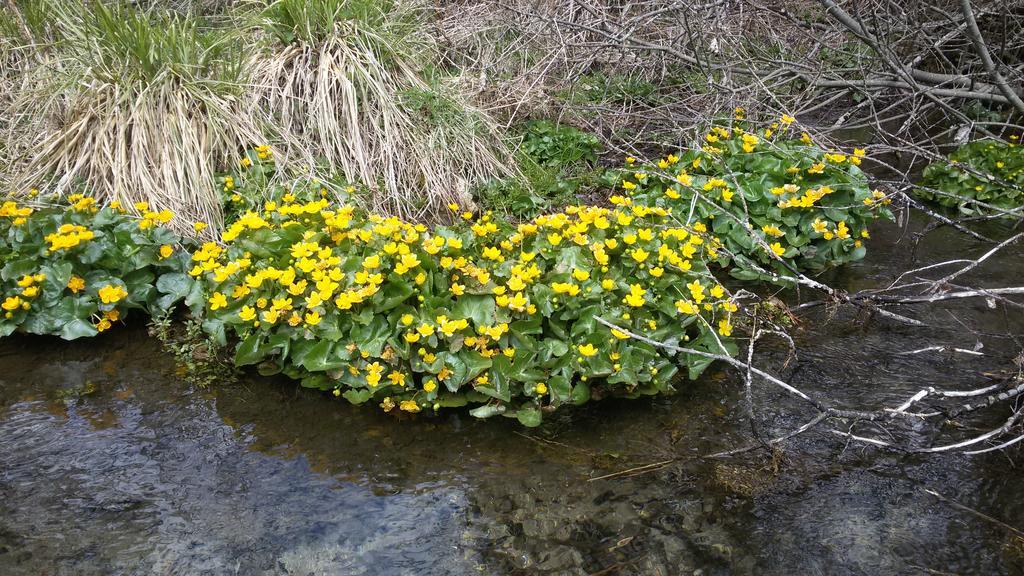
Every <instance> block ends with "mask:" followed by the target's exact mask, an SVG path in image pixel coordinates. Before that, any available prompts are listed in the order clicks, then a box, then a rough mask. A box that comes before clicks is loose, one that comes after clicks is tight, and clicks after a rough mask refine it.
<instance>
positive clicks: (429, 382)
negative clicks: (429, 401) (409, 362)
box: [423, 380, 437, 393]
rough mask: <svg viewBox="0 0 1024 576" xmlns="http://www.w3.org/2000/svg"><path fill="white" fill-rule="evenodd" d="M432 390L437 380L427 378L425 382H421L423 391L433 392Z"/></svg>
mask: <svg viewBox="0 0 1024 576" xmlns="http://www.w3.org/2000/svg"><path fill="white" fill-rule="evenodd" d="M434 390H437V382H434V381H433V380H427V381H426V382H424V383H423V391H424V392H428V393H429V392H433V391H434Z"/></svg>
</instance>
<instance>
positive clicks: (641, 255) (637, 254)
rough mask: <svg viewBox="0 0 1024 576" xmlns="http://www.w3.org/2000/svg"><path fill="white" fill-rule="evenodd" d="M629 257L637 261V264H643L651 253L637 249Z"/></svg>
mask: <svg viewBox="0 0 1024 576" xmlns="http://www.w3.org/2000/svg"><path fill="white" fill-rule="evenodd" d="M629 255H630V256H631V257H632V258H633V260H636V261H637V262H643V261H644V260H647V257H648V256H649V255H650V253H649V252H647V251H645V250H644V249H643V248H635V249H633V250H632V251H631V252H630V253H629Z"/></svg>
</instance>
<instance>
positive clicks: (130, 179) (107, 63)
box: [0, 0, 262, 228]
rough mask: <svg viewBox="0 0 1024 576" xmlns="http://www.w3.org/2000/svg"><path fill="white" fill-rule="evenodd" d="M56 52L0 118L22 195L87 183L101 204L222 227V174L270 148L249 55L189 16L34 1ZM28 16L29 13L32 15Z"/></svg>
mask: <svg viewBox="0 0 1024 576" xmlns="http://www.w3.org/2000/svg"><path fill="white" fill-rule="evenodd" d="M30 4H33V5H38V6H37V7H36V8H37V9H38V12H39V13H40V14H43V15H45V26H46V27H47V29H49V30H50V31H51V33H50V38H51V41H50V43H49V44H48V45H46V46H45V49H46V50H47V51H48V56H47V57H46V58H43V59H41V61H40V62H39V63H38V64H37V65H35V66H33V67H31V68H28V69H27V71H26V74H28V75H30V76H31V77H30V78H25V79H23V80H22V82H23V84H24V88H23V89H21V90H19V92H18V93H17V94H16V95H15V97H13V98H12V99H11V100H10V101H9V102H8V103H7V106H6V108H5V109H4V110H3V111H2V112H0V115H2V116H7V117H9V118H16V119H17V121H16V122H13V125H12V126H10V127H8V129H7V130H6V131H5V143H4V147H6V148H8V151H9V155H10V158H11V159H12V160H11V162H10V166H7V167H6V168H7V169H6V170H2V171H0V172H5V173H7V174H10V175H11V180H12V181H11V182H9V183H8V184H10V186H11V188H12V189H16V190H25V189H28V187H29V186H31V185H37V184H39V183H42V182H50V183H52V184H53V185H54V186H55V187H56V188H57V189H59V190H62V191H64V190H67V189H69V188H71V187H78V186H80V185H83V184H84V185H85V186H87V187H88V188H89V189H90V190H91V191H92V192H93V193H94V194H95V195H96V197H97V199H98V200H100V201H104V202H107V201H118V202H120V203H122V204H123V205H125V206H127V207H131V206H132V205H133V204H134V203H135V202H139V201H145V202H147V203H148V204H149V205H150V206H153V207H156V208H173V209H174V210H175V211H176V212H178V213H180V214H181V215H182V216H183V218H182V219H181V222H187V221H189V220H202V221H205V222H209V223H211V224H212V225H213V226H214V227H215V228H216V227H219V225H220V222H221V213H220V202H219V198H218V194H217V191H216V190H215V189H214V188H213V181H214V175H215V173H216V171H217V169H218V166H223V165H225V164H226V163H227V162H228V161H229V159H230V158H234V157H236V156H237V153H238V150H240V149H243V148H244V147H247V146H249V145H251V143H253V142H260V141H262V138H261V137H260V136H259V134H260V131H259V130H258V129H257V128H256V126H255V124H254V122H253V121H252V120H251V119H250V117H249V116H248V115H247V114H245V113H243V106H241V101H240V97H241V96H242V90H241V82H240V80H241V74H242V57H241V54H242V50H241V49H240V48H239V43H238V42H237V41H236V39H235V38H233V37H232V36H231V35H230V34H225V33H224V32H216V33H214V32H210V31H204V30H202V29H201V27H200V25H199V22H198V21H197V20H196V19H194V18H192V17H190V16H186V15H181V14H168V13H162V12H155V11H140V10H138V9H136V8H134V7H132V6H128V5H126V4H120V3H101V2H88V3H84V2H80V1H71V2H55V1H52V0H33V1H32V2H30ZM26 13H28V12H26Z"/></svg>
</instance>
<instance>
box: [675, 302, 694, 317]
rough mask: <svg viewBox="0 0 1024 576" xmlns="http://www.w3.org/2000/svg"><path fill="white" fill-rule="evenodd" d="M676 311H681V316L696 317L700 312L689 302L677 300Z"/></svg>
mask: <svg viewBox="0 0 1024 576" xmlns="http://www.w3.org/2000/svg"><path fill="white" fill-rule="evenodd" d="M676 310H679V313H680V314H690V315H694V314H697V313H698V312H699V310H697V308H696V307H695V306H694V305H693V303H692V302H690V301H689V300H676Z"/></svg>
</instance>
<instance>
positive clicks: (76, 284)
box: [68, 275, 85, 294]
mask: <svg viewBox="0 0 1024 576" xmlns="http://www.w3.org/2000/svg"><path fill="white" fill-rule="evenodd" d="M84 289H85V278H82V277H81V276H75V275H72V276H71V279H70V280H68V290H71V292H73V293H75V294H78V293H79V292H81V291H82V290H84Z"/></svg>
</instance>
